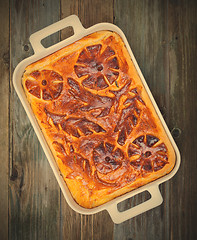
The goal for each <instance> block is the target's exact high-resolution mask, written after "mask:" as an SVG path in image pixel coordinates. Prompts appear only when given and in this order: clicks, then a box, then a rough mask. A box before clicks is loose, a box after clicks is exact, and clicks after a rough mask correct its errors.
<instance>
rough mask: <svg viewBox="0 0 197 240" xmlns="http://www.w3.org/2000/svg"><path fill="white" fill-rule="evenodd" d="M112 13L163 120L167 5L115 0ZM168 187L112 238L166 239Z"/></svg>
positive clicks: (138, 198)
mask: <svg viewBox="0 0 197 240" xmlns="http://www.w3.org/2000/svg"><path fill="white" fill-rule="evenodd" d="M114 13H115V14H114V17H115V20H114V21H115V24H117V25H118V26H119V27H120V28H121V29H122V30H123V32H124V33H125V35H126V37H127V39H128V42H129V44H130V46H131V49H132V51H133V53H134V55H135V57H136V60H137V62H138V64H139V66H140V68H141V71H142V73H143V75H144V77H145V79H146V81H147V83H148V85H149V87H150V89H151V91H152V93H153V96H154V98H155V100H156V102H157V104H158V106H159V108H160V109H161V111H162V113H163V114H164V117H165V119H166V120H167V116H166V114H165V112H166V111H165V109H166V105H167V98H168V96H169V95H166V92H168V85H166V84H165V82H166V78H167V77H168V76H167V73H166V71H165V66H166V61H167V55H166V50H167V47H166V41H167V35H166V31H167V28H166V20H167V4H166V2H165V1H157V0H151V1H135V0H133V1H119V0H116V1H115V8H114ZM168 188H169V183H165V184H162V186H161V191H162V195H163V198H164V203H163V204H162V205H161V206H160V207H158V208H155V209H153V210H150V211H148V212H146V213H144V214H142V215H139V216H137V217H135V218H133V219H130V220H128V221H126V222H124V223H122V224H120V225H116V227H115V231H114V236H115V239H138V240H140V239H143V240H144V239H169V234H170V233H169V223H168V222H169V221H168V220H169V211H168V206H169V195H168ZM146 198H147V194H146V193H143V194H142V195H141V196H135V197H134V198H132V199H131V200H128V201H125V202H123V203H122V204H121V208H122V209H124V208H126V207H127V208H128V207H130V206H134V205H135V204H138V203H140V202H142V201H145V200H146Z"/></svg>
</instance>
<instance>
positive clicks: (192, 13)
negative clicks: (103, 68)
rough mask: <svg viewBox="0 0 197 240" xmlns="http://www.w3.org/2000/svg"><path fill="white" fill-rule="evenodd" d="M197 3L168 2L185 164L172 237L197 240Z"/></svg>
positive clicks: (177, 182) (172, 85) (173, 111)
mask: <svg viewBox="0 0 197 240" xmlns="http://www.w3.org/2000/svg"><path fill="white" fill-rule="evenodd" d="M196 12H197V4H196V1H191V0H189V1H185V0H183V1H182V0H179V1H171V0H169V2H168V43H169V50H168V61H169V63H168V64H169V93H170V98H169V101H170V104H169V105H170V107H169V115H170V124H171V126H172V127H173V128H179V129H180V130H181V134H180V135H178V136H177V137H176V138H175V139H176V142H177V144H178V146H179V148H180V151H181V155H182V163H181V167H180V170H179V173H178V174H177V175H176V176H175V177H174V179H173V180H172V181H171V183H170V184H171V192H170V206H169V209H170V219H171V228H170V236H171V239H180V240H185V239H197V228H196V226H195V224H194V223H196V222H197V205H196V200H197V174H196V171H197V161H196V160H197V151H196V146H197V125H196V122H197V101H196V96H197V82H196V79H197V73H196V63H197V62H196V52H197V47H196V43H197V21H196Z"/></svg>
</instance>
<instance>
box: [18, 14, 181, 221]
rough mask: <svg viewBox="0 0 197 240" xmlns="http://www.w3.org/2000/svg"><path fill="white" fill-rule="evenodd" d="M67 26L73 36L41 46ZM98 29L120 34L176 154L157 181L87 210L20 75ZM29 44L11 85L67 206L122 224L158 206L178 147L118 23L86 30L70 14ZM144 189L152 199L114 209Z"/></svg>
mask: <svg viewBox="0 0 197 240" xmlns="http://www.w3.org/2000/svg"><path fill="white" fill-rule="evenodd" d="M66 27H72V28H73V30H74V35H73V36H71V37H69V38H67V39H65V40H63V41H61V42H59V43H57V44H55V45H53V46H50V47H48V48H45V47H44V46H43V45H42V43H41V40H42V39H44V38H46V37H47V36H49V35H51V34H53V33H55V32H57V31H59V30H62V29H63V28H66ZM101 30H109V31H113V32H116V33H117V34H119V35H120V37H121V38H122V40H123V41H124V43H125V46H126V48H127V50H128V52H129V54H130V57H131V59H132V61H133V63H134V65H135V67H136V70H137V72H138V74H139V76H140V78H141V81H142V84H143V85H144V88H145V89H146V91H147V93H148V95H149V97H150V99H151V101H152V104H153V106H154V108H155V110H156V112H157V114H158V117H159V118H160V120H161V123H162V125H163V127H164V129H165V131H166V134H167V136H168V138H169V140H170V142H171V144H172V146H173V148H174V151H175V155H176V163H175V166H174V168H173V170H172V171H171V172H170V173H169V174H167V175H165V176H163V177H161V178H159V179H157V180H155V181H153V182H151V183H149V184H146V185H144V186H142V187H140V188H138V189H136V190H133V191H131V192H129V193H126V194H124V195H122V196H119V197H117V198H115V199H113V200H111V201H109V202H107V203H105V204H103V205H101V206H98V207H95V208H92V209H86V208H83V207H81V206H79V205H78V204H77V203H76V202H75V201H74V199H73V198H72V196H71V193H70V191H69V190H68V188H67V185H66V183H65V181H64V179H63V177H62V176H61V174H60V171H59V169H58V167H57V164H56V162H55V159H54V157H53V155H52V153H51V150H50V149H49V146H48V144H47V142H46V140H45V138H44V136H43V134H42V131H41V129H40V127H39V125H38V123H37V120H36V118H35V116H34V114H33V111H32V109H31V107H30V105H29V103H28V101H27V99H26V95H25V92H24V89H23V87H22V83H21V80H22V76H23V73H24V71H25V68H26V67H27V66H28V65H29V64H31V63H33V62H35V61H37V60H39V59H41V58H44V57H45V56H48V55H49V54H51V53H53V52H56V51H57V50H59V49H61V48H63V47H65V46H67V45H69V44H71V43H73V42H75V41H77V40H79V39H81V38H83V37H84V36H87V35H89V34H91V33H94V32H97V31H101ZM30 43H31V45H32V47H33V50H34V52H35V53H34V55H33V56H31V57H29V58H27V59H25V60H23V61H22V62H20V63H19V64H18V66H17V67H16V69H15V71H14V74H13V84H14V88H15V90H16V92H17V94H18V97H19V99H20V101H21V103H22V105H23V107H24V109H25V111H26V113H27V115H28V117H29V119H30V122H31V124H32V126H33V128H34V130H35V132H36V134H37V137H38V139H39V141H40V144H41V146H42V148H43V150H44V152H45V154H46V157H47V158H48V161H49V164H50V166H51V168H52V170H53V172H54V174H55V177H56V179H57V181H58V183H59V185H60V188H61V190H62V192H63V195H64V197H65V199H66V201H67V202H68V204H69V206H70V207H71V208H72V209H73V210H75V211H76V212H78V213H81V214H95V213H97V212H100V211H103V210H107V211H108V212H109V214H110V216H111V218H112V220H113V222H114V223H116V224H118V223H122V222H124V221H126V220H128V219H130V218H132V217H135V216H137V215H139V214H141V213H143V212H146V211H148V210H150V209H152V208H154V207H156V206H159V205H160V204H161V203H162V201H163V198H162V196H161V193H160V190H159V184H161V183H163V182H165V181H167V180H169V179H170V178H172V177H173V176H174V175H175V173H176V172H177V170H178V168H179V166H180V153H179V150H178V148H177V146H176V144H175V142H174V140H173V138H172V136H171V134H170V132H169V130H168V127H167V125H166V123H165V121H164V119H163V117H162V115H161V113H160V111H159V109H158V107H157V104H156V102H155V100H154V98H153V96H152V94H151V92H150V90H149V88H148V85H147V83H146V81H145V79H144V77H143V75H142V73H141V71H140V68H139V66H138V64H137V62H136V60H135V57H134V55H133V53H132V51H131V49H130V46H129V44H128V42H127V39H126V37H125V35H124V33H123V32H122V31H121V30H120V28H118V27H117V26H115V25H113V24H110V23H99V24H96V25H94V26H92V27H90V28H87V29H86V28H84V27H83V26H82V24H81V22H80V20H79V18H78V17H77V16H76V15H71V16H69V17H67V18H65V19H63V20H60V21H58V22H56V23H54V24H52V25H50V26H48V27H46V28H44V29H42V30H40V31H38V32H36V33H34V34H32V35H31V36H30ZM143 191H148V192H149V193H150V195H151V198H150V199H149V200H147V201H145V202H143V203H141V204H139V205H137V206H135V207H132V208H130V209H128V210H126V211H123V212H120V211H119V210H118V208H117V205H118V203H120V202H122V201H124V200H126V199H128V198H131V197H133V196H135V195H137V194H139V193H141V192H143Z"/></svg>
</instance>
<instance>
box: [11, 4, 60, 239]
mask: <svg viewBox="0 0 197 240" xmlns="http://www.w3.org/2000/svg"><path fill="white" fill-rule="evenodd" d="M10 4H11V6H10V7H11V10H10V17H11V23H10V26H11V42H10V51H11V75H12V72H13V69H14V68H15V67H16V65H17V64H18V63H19V62H20V61H21V60H22V59H24V58H26V57H28V56H29V55H32V53H33V52H32V49H31V48H30V45H29V41H28V38H29V36H30V35H31V34H32V33H33V32H35V31H37V30H39V29H41V28H43V27H45V26H47V25H49V24H51V23H53V22H55V21H57V20H58V19H59V8H60V6H59V2H58V1H15V0H11V1H10ZM47 41H48V42H51V43H53V41H56V36H54V37H52V38H51V39H48V40H47ZM11 80H12V79H11ZM10 119H11V122H10V181H9V239H14V240H16V239H59V237H60V236H59V228H60V204H59V203H60V190H59V187H58V184H57V181H56V180H55V177H54V175H53V173H52V170H51V168H50V166H49V164H48V161H47V159H46V157H45V155H44V153H43V151H42V149H41V146H40V144H39V143H38V140H37V137H36V136H35V133H34V131H33V129H32V126H31V124H30V122H29V120H28V119H27V116H26V113H25V112H24V110H23V107H22V105H21V103H20V101H19V99H18V97H17V96H16V93H15V91H14V89H13V87H12V83H11V96H10Z"/></svg>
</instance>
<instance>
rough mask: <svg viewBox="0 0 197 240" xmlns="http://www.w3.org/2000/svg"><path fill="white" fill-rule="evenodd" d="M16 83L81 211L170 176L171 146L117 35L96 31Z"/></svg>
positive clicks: (33, 66) (31, 67) (37, 65)
mask: <svg viewBox="0 0 197 240" xmlns="http://www.w3.org/2000/svg"><path fill="white" fill-rule="evenodd" d="M22 83H23V87H24V90H25V93H26V96H27V99H28V101H29V103H30V105H31V107H32V110H33V112H34V114H35V117H36V119H37V121H38V123H39V126H40V128H41V130H42V132H43V134H44V136H45V138H46V141H47V143H48V145H49V147H50V149H51V151H52V153H53V155H54V158H55V160H56V162H57V165H58V167H59V170H60V172H61V174H62V176H63V178H64V180H65V182H66V184H67V186H68V188H69V190H70V192H71V194H72V196H73V198H74V199H75V201H76V202H77V203H78V204H79V205H80V206H82V207H85V208H93V207H96V206H99V205H101V204H103V203H105V202H108V201H109V200H111V199H113V198H115V197H117V196H120V195H122V194H124V193H126V192H129V191H131V190H133V189H136V188H138V187H140V186H142V185H145V184H147V183H149V182H151V181H153V180H155V179H157V178H160V177H162V176H164V175H166V174H167V173H169V172H170V171H171V170H172V169H173V167H174V165H175V153H174V150H173V147H172V145H171V143H170V141H169V139H168V137H167V135H166V133H165V130H164V128H163V126H162V124H161V122H160V119H159V117H158V116H157V113H156V112H155V109H154V107H153V105H152V103H151V100H150V98H149V96H148V94H147V92H146V90H145V88H144V86H143V84H142V82H141V80H140V77H139V75H138V73H137V70H136V69H135V67H134V64H133V62H132V60H131V58H130V55H129V53H128V51H127V49H126V47H125V45H124V43H123V41H122V39H121V38H120V36H119V35H118V34H117V33H114V32H110V31H99V32H95V33H93V34H90V35H88V36H86V37H84V38H82V39H80V40H78V41H76V42H75V43H73V44H71V45H69V46H66V47H64V48H63V49H60V50H58V51H57V52H55V53H53V54H51V55H49V56H47V57H45V58H43V59H41V60H39V61H37V62H35V63H32V64H31V65H29V66H27V67H26V69H25V73H24V75H23V79H22Z"/></svg>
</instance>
